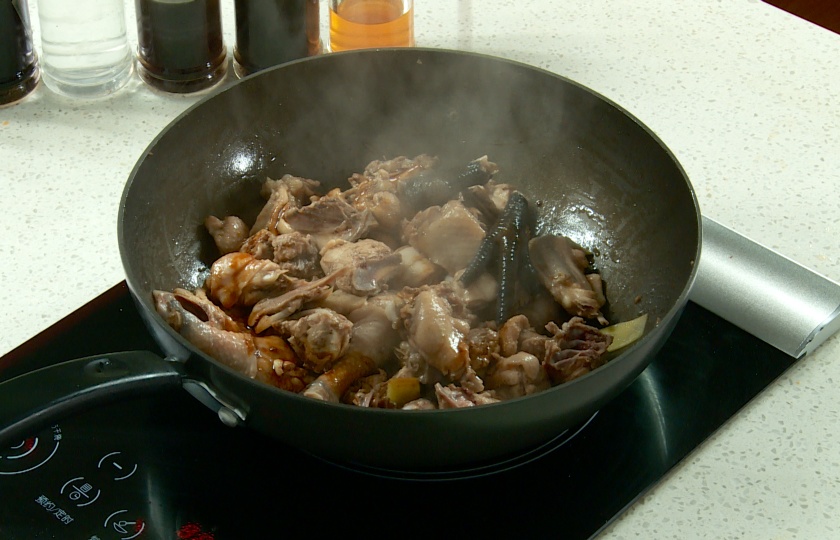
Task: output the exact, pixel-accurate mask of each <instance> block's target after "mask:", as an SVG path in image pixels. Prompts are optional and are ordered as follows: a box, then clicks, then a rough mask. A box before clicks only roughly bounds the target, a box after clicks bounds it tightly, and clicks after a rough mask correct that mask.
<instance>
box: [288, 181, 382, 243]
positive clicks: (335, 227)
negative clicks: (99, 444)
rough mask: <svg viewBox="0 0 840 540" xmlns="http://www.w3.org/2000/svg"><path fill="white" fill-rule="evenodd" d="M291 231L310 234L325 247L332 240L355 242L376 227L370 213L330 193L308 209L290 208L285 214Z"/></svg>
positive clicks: (306, 207) (307, 207) (305, 207)
mask: <svg viewBox="0 0 840 540" xmlns="http://www.w3.org/2000/svg"><path fill="white" fill-rule="evenodd" d="M284 218H285V220H286V224H287V225H288V226H289V227H290V230H293V231H298V232H300V233H303V234H308V235H310V236H311V237H312V240H313V241H314V242H315V244H316V245H317V246H318V248H319V249H321V248H323V247H324V246H325V245H326V244H327V243H329V242H330V241H331V240H336V239H340V240H346V241H348V242H353V241H355V240H358V239H359V238H363V237H364V236H365V235H366V234H367V233H368V231H370V229H371V228H373V227H374V226H376V224H377V223H376V218H374V217H373V214H372V213H371V212H370V211H369V210H357V209H356V208H354V207H353V206H351V205H350V204H348V203H347V201H345V200H344V198H343V197H342V196H341V195H340V194H329V195H326V196H324V197H321V198H320V199H318V200H316V201H315V202H313V203H311V204H308V205H306V206H301V207H297V208H290V209H289V210H287V211H286V212H285V214H284Z"/></svg>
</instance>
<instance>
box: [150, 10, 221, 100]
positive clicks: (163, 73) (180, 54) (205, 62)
mask: <svg viewBox="0 0 840 540" xmlns="http://www.w3.org/2000/svg"><path fill="white" fill-rule="evenodd" d="M136 6H137V41H138V46H139V47H138V60H139V64H138V72H139V74H140V77H141V78H142V79H143V81H145V82H146V83H147V84H149V85H150V86H152V87H154V88H157V89H159V90H163V91H165V92H175V93H187V92H195V91H198V90H204V89H207V88H210V87H212V86H214V85H215V84H217V83H218V82H220V81H221V80H222V78H223V77H224V75H225V72H226V70H227V63H226V60H227V53H226V50H225V45H224V40H223V37H222V16H221V10H220V8H219V0H136Z"/></svg>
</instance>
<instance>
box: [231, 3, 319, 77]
mask: <svg viewBox="0 0 840 540" xmlns="http://www.w3.org/2000/svg"><path fill="white" fill-rule="evenodd" d="M234 7H235V10H236V46H235V47H234V51H233V60H234V63H233V69H234V71H235V72H236V74H237V76H239V77H244V76H245V75H250V74H251V73H255V72H257V71H260V70H262V69H265V68H267V67H271V66H275V65H277V64H282V63H284V62H290V61H292V60H297V59H299V58H304V57H305V56H309V55H313V54H317V53H318V52H320V46H321V36H320V25H319V13H318V9H319V2H318V0H235V1H234Z"/></svg>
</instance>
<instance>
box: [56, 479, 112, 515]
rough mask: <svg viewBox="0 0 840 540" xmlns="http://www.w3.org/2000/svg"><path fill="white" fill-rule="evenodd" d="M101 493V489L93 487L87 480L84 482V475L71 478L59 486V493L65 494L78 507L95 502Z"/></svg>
mask: <svg viewBox="0 0 840 540" xmlns="http://www.w3.org/2000/svg"><path fill="white" fill-rule="evenodd" d="M65 492H66V493H65ZM101 493H102V491H101V490H99V489H95V488H94V487H93V486H92V485H90V484H89V483H88V482H85V477H84V476H78V477H76V478H71V479H70V480H68V481H67V482H65V483H64V485H63V486H61V494H62V495H66V496H67V497H68V498H69V499H70V500H71V501H73V502H75V503H76V506H78V507H79V508H82V507H83V506H88V505H89V504H93V503H94V502H96V499H98V498H99V495H100V494H101Z"/></svg>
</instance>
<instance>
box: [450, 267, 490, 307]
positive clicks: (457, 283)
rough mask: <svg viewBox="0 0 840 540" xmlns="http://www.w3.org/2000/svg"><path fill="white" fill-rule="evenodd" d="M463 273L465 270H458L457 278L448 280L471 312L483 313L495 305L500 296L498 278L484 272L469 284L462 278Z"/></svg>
mask: <svg viewBox="0 0 840 540" xmlns="http://www.w3.org/2000/svg"><path fill="white" fill-rule="evenodd" d="M462 274H463V272H458V273H457V274H455V279H453V280H449V281H448V282H451V284H452V288H453V290H454V293H455V294H456V295H457V296H458V297H459V298H460V299H461V302H462V303H463V304H464V306H465V307H466V308H467V309H468V310H469V311H470V312H473V313H481V312H483V311H485V310H486V309H488V308H492V307H493V306H495V304H496V300H497V299H498V298H499V282H498V281H496V278H494V277H493V276H492V275H491V274H490V273H488V272H484V273H483V274H481V275H480V276H478V277H477V278H476V279H475V280H474V281H472V282H471V283H470V284H469V285H464V283H463V282H462V281H461V279H460V276H461V275H462ZM490 317H492V315H490Z"/></svg>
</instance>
